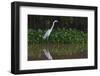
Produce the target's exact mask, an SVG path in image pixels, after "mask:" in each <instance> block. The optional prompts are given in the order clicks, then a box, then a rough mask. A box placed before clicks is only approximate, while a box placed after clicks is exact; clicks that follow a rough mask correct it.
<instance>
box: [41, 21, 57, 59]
mask: <svg viewBox="0 0 100 76" xmlns="http://www.w3.org/2000/svg"><path fill="white" fill-rule="evenodd" d="M56 22H58V20H54V21H53V24H52V26H51V28H50V29H48V30H47V32H46V33H45V34H44V36H43V39H48V38H49V36H50V34H51V32H52V30H53V28H54V24H55V23H56ZM43 52H44V55H45V56H46V57H47V58H48V59H49V60H52V59H53V57H52V56H51V54H50V52H49V51H48V50H46V49H43Z"/></svg>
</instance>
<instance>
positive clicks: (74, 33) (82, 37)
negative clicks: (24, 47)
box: [28, 28, 87, 44]
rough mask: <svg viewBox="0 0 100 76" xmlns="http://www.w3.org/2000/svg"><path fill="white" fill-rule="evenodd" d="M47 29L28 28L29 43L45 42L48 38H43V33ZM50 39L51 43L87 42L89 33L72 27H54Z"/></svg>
mask: <svg viewBox="0 0 100 76" xmlns="http://www.w3.org/2000/svg"><path fill="white" fill-rule="evenodd" d="M46 31H47V30H41V29H38V30H33V29H28V43H29V44H33V43H45V42H46V40H43V35H44V34H45V32H46ZM48 40H49V42H50V43H63V44H66V43H67V44H68V43H87V33H86V32H83V31H79V30H76V29H71V28H69V29H65V28H62V29H60V28H57V29H53V31H52V32H51V35H50V37H49V39H48Z"/></svg>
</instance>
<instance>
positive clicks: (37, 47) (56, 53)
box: [28, 44, 88, 61]
mask: <svg viewBox="0 0 100 76" xmlns="http://www.w3.org/2000/svg"><path fill="white" fill-rule="evenodd" d="M43 49H46V50H47V51H49V52H50V54H51V56H52V58H53V59H79V58H88V50H87V44H48V45H47V44H32V45H28V60H29V61H30V60H48V58H47V57H46V56H45V54H44V52H43Z"/></svg>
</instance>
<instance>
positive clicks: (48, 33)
mask: <svg viewBox="0 0 100 76" xmlns="http://www.w3.org/2000/svg"><path fill="white" fill-rule="evenodd" d="M56 22H58V20H54V21H53V24H52V26H51V28H50V29H48V30H47V32H46V33H45V34H44V36H43V39H46V38H48V37H49V36H50V34H51V32H52V29H53V27H54V24H55V23H56Z"/></svg>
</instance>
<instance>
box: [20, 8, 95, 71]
mask: <svg viewBox="0 0 100 76" xmlns="http://www.w3.org/2000/svg"><path fill="white" fill-rule="evenodd" d="M28 14H37V15H56V16H79V17H80V16H81V17H88V58H87V59H65V60H50V61H48V60H45V61H27V40H28V39H27V28H28V26H27V24H28V23H27V22H28V21H27V15H28ZM80 66H94V11H92V10H78V9H60V8H43V7H25V6H21V7H20V70H29V69H44V68H45V69H46V68H61V67H80Z"/></svg>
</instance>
